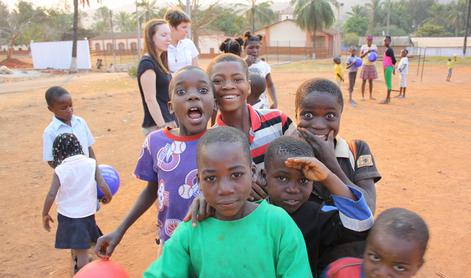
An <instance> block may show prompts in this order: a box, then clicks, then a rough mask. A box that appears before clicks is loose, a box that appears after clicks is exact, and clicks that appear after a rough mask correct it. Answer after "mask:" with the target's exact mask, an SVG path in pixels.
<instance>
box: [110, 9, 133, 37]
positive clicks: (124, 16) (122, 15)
mask: <svg viewBox="0 0 471 278" xmlns="http://www.w3.org/2000/svg"><path fill="white" fill-rule="evenodd" d="M115 22H116V25H117V26H118V29H119V31H121V32H130V31H133V30H135V29H136V24H135V22H134V21H133V19H132V17H131V14H130V13H128V12H125V11H121V12H119V13H118V15H117V16H116V19H115Z"/></svg>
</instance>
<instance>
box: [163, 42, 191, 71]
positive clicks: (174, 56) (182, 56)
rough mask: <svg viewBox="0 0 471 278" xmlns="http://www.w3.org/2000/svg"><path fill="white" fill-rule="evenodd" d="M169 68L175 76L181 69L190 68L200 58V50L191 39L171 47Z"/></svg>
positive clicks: (168, 50)
mask: <svg viewBox="0 0 471 278" xmlns="http://www.w3.org/2000/svg"><path fill="white" fill-rule="evenodd" d="M167 53H168V67H169V69H170V72H171V73H172V74H174V73H175V72H177V71H178V70H179V69H181V68H183V67H186V66H190V65H191V64H192V61H193V59H194V58H196V57H198V55H199V53H198V49H196V46H195V44H194V43H193V41H192V40H190V39H183V40H180V41H178V43H177V45H176V46H174V45H172V44H171V45H170V46H169V47H168V49H167Z"/></svg>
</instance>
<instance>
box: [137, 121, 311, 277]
mask: <svg viewBox="0 0 471 278" xmlns="http://www.w3.org/2000/svg"><path fill="white" fill-rule="evenodd" d="M197 163H198V177H197V179H198V183H199V184H200V187H201V191H202V192H203V195H204V198H205V200H206V201H207V203H208V205H209V206H211V207H212V208H214V217H210V218H208V219H206V220H204V221H202V222H200V223H199V224H198V225H197V226H196V227H192V225H191V223H189V222H186V223H182V224H181V225H180V226H179V227H178V228H177V230H176V231H175V233H174V235H173V237H172V238H171V239H170V240H169V241H168V242H167V243H166V244H165V248H164V251H163V254H162V256H161V257H160V258H159V259H158V260H156V261H155V262H154V263H153V264H152V265H151V266H150V267H149V268H148V269H147V271H146V272H145V273H144V277H312V276H311V271H310V269H309V263H308V259H307V253H306V247H305V244H304V241H303V237H302V234H301V232H300V231H299V229H298V228H297V227H296V225H295V223H294V222H293V220H292V219H291V218H290V217H289V216H288V214H287V213H286V212H284V211H283V210H282V209H281V208H277V207H275V206H272V205H270V204H268V203H267V202H266V201H261V202H260V203H259V204H257V203H252V202H249V201H247V198H248V197H249V194H250V191H251V184H252V178H253V175H254V169H253V167H252V166H251V165H252V159H251V155H250V150H249V144H248V142H247V138H246V137H245V135H244V134H243V133H242V132H240V131H239V130H237V129H235V128H232V127H216V128H213V129H210V130H208V131H207V132H206V134H205V135H204V136H203V137H201V139H200V141H199V143H198V148H197Z"/></svg>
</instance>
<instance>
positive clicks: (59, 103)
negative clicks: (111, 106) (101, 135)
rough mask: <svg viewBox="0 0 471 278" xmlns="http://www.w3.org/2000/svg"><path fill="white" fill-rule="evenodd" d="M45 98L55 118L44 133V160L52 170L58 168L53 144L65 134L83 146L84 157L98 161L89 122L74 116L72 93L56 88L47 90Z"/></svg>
mask: <svg viewBox="0 0 471 278" xmlns="http://www.w3.org/2000/svg"><path fill="white" fill-rule="evenodd" d="M45 97H46V102H47V108H48V109H49V111H51V112H52V113H54V116H53V117H52V121H51V123H50V124H49V125H48V126H47V127H46V129H45V130H44V133H43V159H44V160H45V161H47V163H48V164H49V166H51V167H52V168H55V167H56V166H57V165H55V163H54V159H53V156H52V144H53V142H54V140H55V139H56V137H57V136H58V135H60V134H63V133H72V134H74V135H75V136H76V137H77V139H78V140H79V142H80V145H81V146H82V150H83V153H84V155H85V156H88V157H90V158H93V159H96V158H95V153H94V152H93V149H92V145H93V143H95V139H94V138H93V135H92V133H91V132H90V129H89V128H88V125H87V122H86V121H85V120H84V119H82V118H81V117H78V116H74V110H73V106H72V97H71V96H70V93H69V92H68V91H67V90H66V89H64V88H62V87H59V86H54V87H51V88H49V89H47V91H46V95H45Z"/></svg>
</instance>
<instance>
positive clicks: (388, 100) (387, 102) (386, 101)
mask: <svg viewBox="0 0 471 278" xmlns="http://www.w3.org/2000/svg"><path fill="white" fill-rule="evenodd" d="M390 102H391V100H390V99H388V98H387V99H385V100H383V101H381V102H380V103H379V104H389V103H390Z"/></svg>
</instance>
